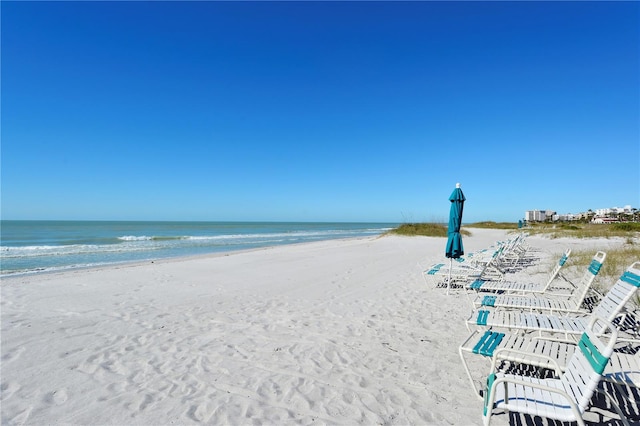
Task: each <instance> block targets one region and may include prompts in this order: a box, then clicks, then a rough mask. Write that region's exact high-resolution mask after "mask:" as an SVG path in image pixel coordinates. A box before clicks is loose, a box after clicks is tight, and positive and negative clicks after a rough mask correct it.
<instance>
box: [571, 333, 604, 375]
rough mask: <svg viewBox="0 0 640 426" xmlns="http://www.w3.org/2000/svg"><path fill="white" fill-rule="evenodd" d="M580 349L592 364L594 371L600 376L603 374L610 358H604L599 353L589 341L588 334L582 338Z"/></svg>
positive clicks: (579, 344)
mask: <svg viewBox="0 0 640 426" xmlns="http://www.w3.org/2000/svg"><path fill="white" fill-rule="evenodd" d="M578 347H579V348H580V350H581V351H582V353H583V354H584V356H585V357H586V358H587V360H588V361H589V364H591V367H592V368H593V370H594V371H595V372H596V373H598V374H602V372H603V371H604V368H605V367H606V366H607V362H609V358H607V357H606V356H603V355H602V354H601V353H600V351H598V348H596V347H595V345H594V344H593V342H591V340H589V336H587V333H584V334H582V338H581V339H580V341H579V342H578Z"/></svg>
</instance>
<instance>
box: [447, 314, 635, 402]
mask: <svg viewBox="0 0 640 426" xmlns="http://www.w3.org/2000/svg"><path fill="white" fill-rule="evenodd" d="M639 322H640V318H634V320H633V322H632V323H631V324H630V325H629V324H619V326H621V330H620V331H619V333H621V332H622V333H625V334H627V332H628V329H625V328H627V327H629V326H630V327H635V328H636V330H635V331H634V335H633V336H634V337H632V339H631V341H630V342H629V343H628V345H626V346H624V347H623V349H622V351H621V352H614V353H613V355H612V356H611V358H610V359H609V363H608V364H607V367H606V369H605V372H604V376H603V380H606V381H608V382H611V383H614V384H616V385H625V386H630V387H635V388H640V353H635V352H637V351H638V348H639V347H640V339H638V338H637V337H638V330H637V326H638V323H639ZM619 336H620V335H619ZM576 344H577V341H576V342H572V343H567V342H558V341H553V340H546V339H539V338H535V337H534V338H532V337H530V336H527V335H522V334H520V333H501V332H498V331H493V330H486V331H484V332H482V330H475V331H474V332H472V333H471V335H469V337H467V339H465V341H464V342H462V344H461V345H460V348H459V349H458V354H459V355H460V360H461V361H462V365H463V366H464V369H465V372H466V373H467V377H468V378H469V381H470V383H471V386H472V387H473V389H474V391H475V395H476V396H478V397H479V398H480V399H482V397H481V396H480V392H479V388H478V386H477V384H478V383H479V381H478V378H477V376H476V378H474V377H473V375H472V374H471V369H470V367H469V361H470V360H472V359H475V360H476V361H478V360H487V361H489V362H491V360H492V359H493V357H494V356H496V355H497V354H500V357H501V359H502V360H506V361H511V362H514V363H521V364H527V365H531V366H533V367H540V368H546V369H553V367H554V365H553V363H552V361H550V360H556V362H557V364H558V365H559V366H560V369H561V370H563V371H564V370H565V369H566V365H567V361H568V359H569V358H571V356H572V355H573V353H574V352H575V349H576ZM628 349H631V350H632V353H625V352H624V350H628ZM528 354H536V355H538V356H536V357H530V356H529V355H528Z"/></svg>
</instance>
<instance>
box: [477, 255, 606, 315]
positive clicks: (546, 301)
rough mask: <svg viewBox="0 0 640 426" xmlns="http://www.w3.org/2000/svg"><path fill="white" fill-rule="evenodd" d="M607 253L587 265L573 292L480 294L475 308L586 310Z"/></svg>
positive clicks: (594, 257) (553, 310)
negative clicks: (584, 303)
mask: <svg viewBox="0 0 640 426" xmlns="http://www.w3.org/2000/svg"><path fill="white" fill-rule="evenodd" d="M606 257H607V254H606V253H605V252H602V251H599V252H597V253H596V254H595V255H594V256H593V259H592V260H591V263H590V264H589V265H588V266H587V268H586V270H585V273H584V275H583V276H582V278H581V279H580V281H578V282H577V284H576V285H575V288H574V289H573V292H572V293H569V294H566V293H558V292H547V293H544V294H537V293H536V294H531V295H527V296H513V295H510V294H500V295H482V294H480V295H478V296H476V298H475V300H474V301H473V305H474V309H479V308H482V307H485V306H486V307H497V308H512V309H526V310H530V311H534V310H535V311H549V312H551V313H553V312H585V309H582V304H583V302H584V300H585V298H586V296H587V294H588V293H589V291H590V290H591V285H592V284H593V282H594V280H595V278H596V276H597V275H598V272H599V271H600V268H601V267H602V264H603V263H604V260H605V259H606Z"/></svg>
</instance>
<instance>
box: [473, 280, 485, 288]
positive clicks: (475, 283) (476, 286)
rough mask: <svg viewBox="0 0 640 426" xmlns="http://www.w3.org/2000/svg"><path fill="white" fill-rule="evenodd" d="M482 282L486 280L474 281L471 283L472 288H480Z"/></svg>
mask: <svg viewBox="0 0 640 426" xmlns="http://www.w3.org/2000/svg"><path fill="white" fill-rule="evenodd" d="M482 284H484V281H482V280H475V281H474V282H472V283H471V288H472V289H474V290H477V289H479V288H480V287H482Z"/></svg>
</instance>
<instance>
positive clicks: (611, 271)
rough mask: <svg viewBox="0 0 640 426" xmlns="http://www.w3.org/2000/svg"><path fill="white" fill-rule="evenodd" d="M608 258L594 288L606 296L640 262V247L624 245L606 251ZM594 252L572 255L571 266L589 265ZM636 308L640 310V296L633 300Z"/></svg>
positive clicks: (579, 251) (577, 252)
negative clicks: (622, 276) (635, 263)
mask: <svg viewBox="0 0 640 426" xmlns="http://www.w3.org/2000/svg"><path fill="white" fill-rule="evenodd" d="M606 253H607V258H606V260H605V261H604V263H603V264H602V268H601V269H600V272H599V273H598V277H597V278H596V281H595V282H594V284H593V286H594V288H595V289H596V290H597V291H598V292H600V293H601V294H605V293H606V292H607V291H608V290H609V288H611V286H613V284H614V283H615V282H616V281H617V280H618V278H620V276H621V275H622V273H623V272H624V271H625V270H626V269H627V268H628V267H629V266H631V264H633V263H634V262H638V261H640V247H638V246H637V245H634V244H624V245H623V246H622V247H619V248H611V249H607V250H606ZM593 255H594V252H593V251H592V250H591V251H589V250H577V251H573V252H572V253H571V264H572V265H580V267H582V266H584V265H589V263H590V262H591V259H593ZM632 302H633V303H634V304H635V307H636V308H640V295H639V294H637V293H636V297H635V298H634V299H633V300H632Z"/></svg>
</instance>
